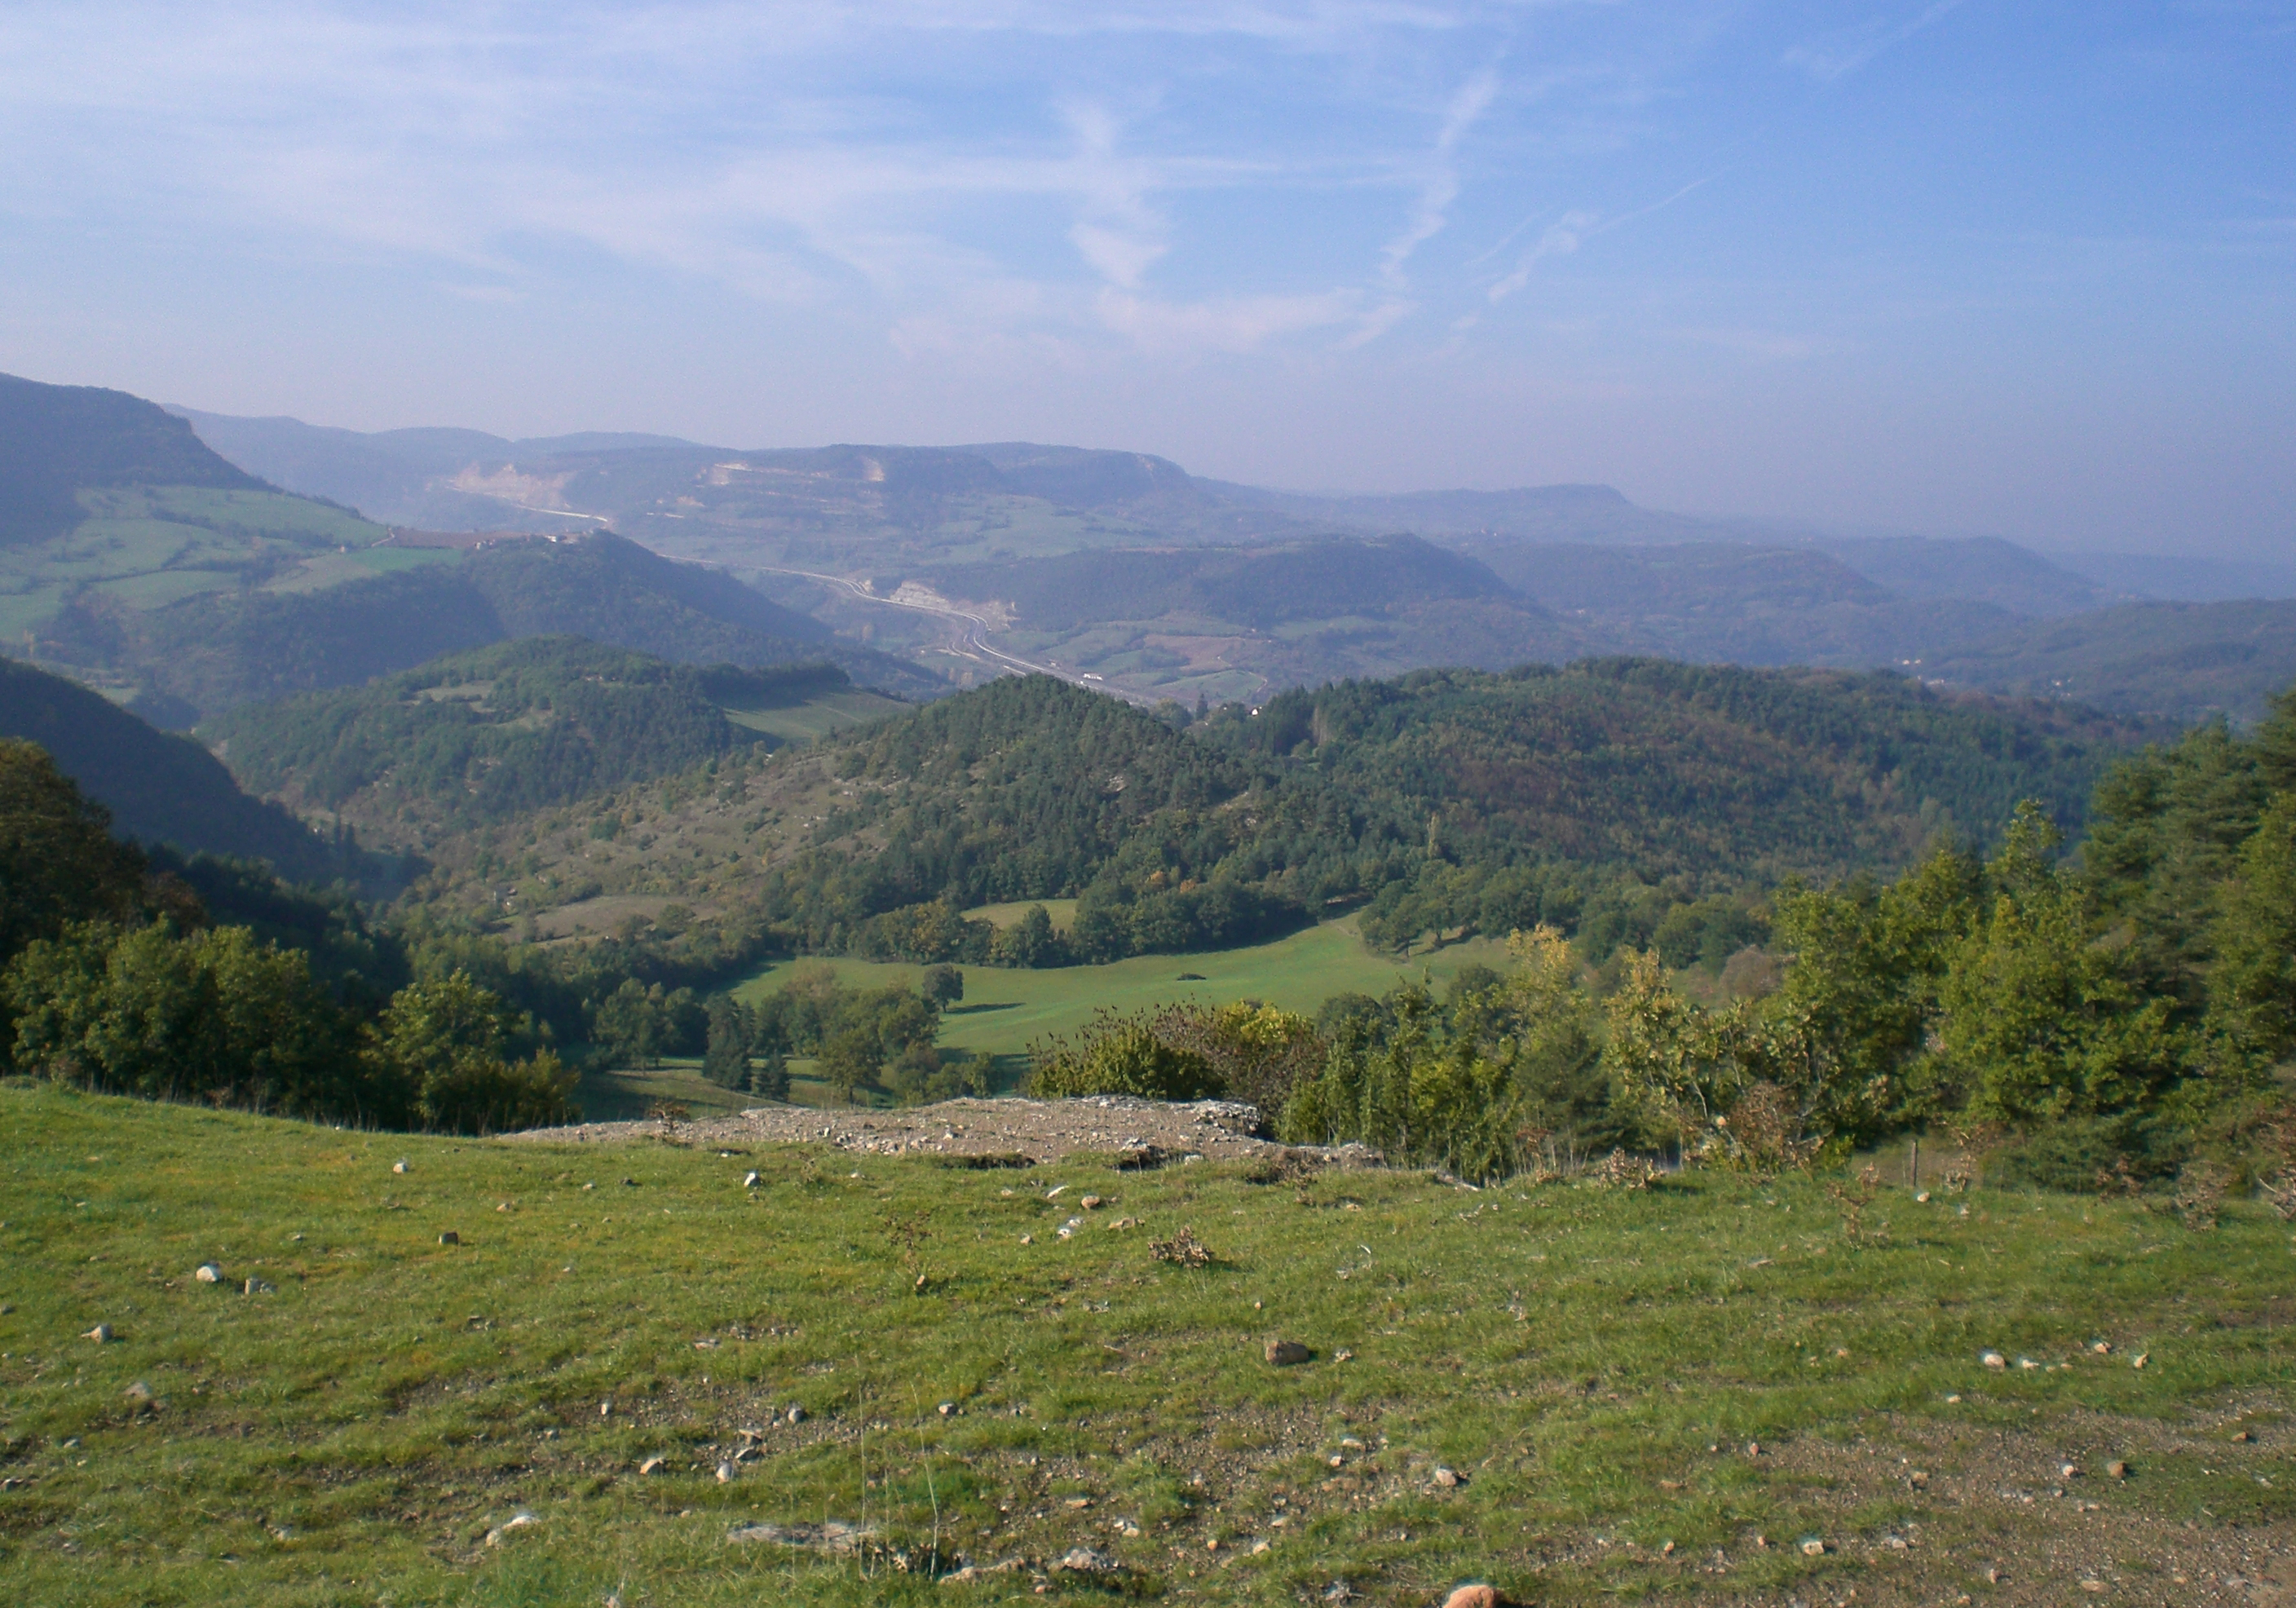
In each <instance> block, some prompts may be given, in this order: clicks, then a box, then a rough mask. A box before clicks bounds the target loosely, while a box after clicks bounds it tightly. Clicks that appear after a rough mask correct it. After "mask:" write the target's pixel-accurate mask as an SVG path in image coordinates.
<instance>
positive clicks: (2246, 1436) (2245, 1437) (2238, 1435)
mask: <svg viewBox="0 0 2296 1608" xmlns="http://www.w3.org/2000/svg"><path fill="white" fill-rule="evenodd" d="M2233 1439H2234V1440H2237V1441H2239V1442H2240V1443H2241V1444H2242V1445H2243V1446H2245V1445H2247V1444H2248V1442H2250V1441H2251V1440H2255V1439H2256V1437H2255V1436H2253V1435H2251V1434H2250V1433H2249V1432H2247V1431H2246V1430H2239V1431H2236V1432H2235V1433H2234V1435H2233Z"/></svg>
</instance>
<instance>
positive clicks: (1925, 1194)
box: [1914, 1189, 1930, 1206]
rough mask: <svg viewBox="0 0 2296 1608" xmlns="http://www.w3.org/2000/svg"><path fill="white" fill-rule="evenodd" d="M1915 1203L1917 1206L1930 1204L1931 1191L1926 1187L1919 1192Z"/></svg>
mask: <svg viewBox="0 0 2296 1608" xmlns="http://www.w3.org/2000/svg"><path fill="white" fill-rule="evenodd" d="M1914 1203H1915V1205H1917V1206H1926V1205H1928V1204H1929V1203H1930V1192H1929V1191H1928V1190H1926V1189H1924V1190H1923V1191H1922V1192H1921V1193H1920V1194H1917V1195H1915V1197H1914Z"/></svg>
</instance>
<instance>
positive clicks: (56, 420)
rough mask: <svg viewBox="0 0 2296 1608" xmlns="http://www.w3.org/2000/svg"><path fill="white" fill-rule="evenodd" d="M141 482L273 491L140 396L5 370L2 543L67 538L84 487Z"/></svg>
mask: <svg viewBox="0 0 2296 1608" xmlns="http://www.w3.org/2000/svg"><path fill="white" fill-rule="evenodd" d="M136 485H152V486H198V487H204V488H209V489H213V490H219V491H262V490H267V489H269V488H267V487H266V486H265V484H264V483H263V482H262V481H261V480H258V479H256V478H255V477H254V476H253V475H251V474H249V473H248V472H245V471H244V470H242V469H241V468H239V467H238V466H237V465H236V464H231V463H229V462H227V461H225V459H224V458H223V457H221V456H219V455H217V453H216V452H215V451H213V450H212V449H211V448H210V447H209V446H208V445H207V443H205V442H204V441H202V440H201V439H200V438H199V437H198V436H197V435H195V434H193V431H192V430H191V428H190V427H189V426H188V425H186V424H185V423H183V421H181V420H179V419H176V418H175V417H174V416H172V415H171V414H168V412H166V410H164V409H162V408H160V407H159V406H156V405H155V404H152V403H150V402H146V401H144V400H143V399H142V398H139V397H131V396H129V395H128V394H127V392H126V391H118V390H104V389H102V387H100V386H94V385H45V384H42V383H41V382H39V381H35V380H21V379H18V378H17V377H16V376H14V375H12V374H0V545H6V546H16V545H19V544H21V543H25V542H30V541H39V540H43V539H45V538H46V537H52V536H61V535H62V534H63V533H64V532H65V531H67V530H69V529H71V528H72V527H73V526H74V525H77V524H78V523H79V522H80V521H82V520H84V519H86V517H87V511H86V509H85V508H83V507H82V506H81V505H80V503H79V500H78V492H80V491H81V490H83V489H86V488H100V487H109V486H136Z"/></svg>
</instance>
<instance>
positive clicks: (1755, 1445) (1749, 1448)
mask: <svg viewBox="0 0 2296 1608" xmlns="http://www.w3.org/2000/svg"><path fill="white" fill-rule="evenodd" d="M1761 1455H1762V1443H1761V1442H1760V1441H1759V1440H1749V1441H1748V1442H1746V1456H1749V1457H1759V1456H1761Z"/></svg>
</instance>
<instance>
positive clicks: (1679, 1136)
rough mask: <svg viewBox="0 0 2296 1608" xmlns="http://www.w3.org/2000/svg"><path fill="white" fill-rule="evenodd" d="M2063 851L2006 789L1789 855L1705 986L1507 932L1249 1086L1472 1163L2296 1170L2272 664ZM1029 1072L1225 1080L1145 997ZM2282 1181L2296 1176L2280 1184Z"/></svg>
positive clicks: (1341, 1137)
mask: <svg viewBox="0 0 2296 1608" xmlns="http://www.w3.org/2000/svg"><path fill="white" fill-rule="evenodd" d="M2089 823H2090V825H2089V835H2088V838H2087V841H2086V842H2085V843H2084V844H2083V846H2082V848H2081V851H2080V853H2079V856H2078V857H2073V858H2071V859H2068V858H2065V857H2062V855H2061V853H2060V849H2061V845H2062V838H2061V834H2060V833H2059V831H2058V829H2057V827H2056V825H2054V822H2053V821H2052V820H2051V819H2050V818H2049V816H2048V813H2047V811H2046V810H2045V809H2043V808H2040V807H2039V806H2038V805H2035V804H2032V803H2030V802H2028V803H2026V804H2023V805H2021V806H2020V807H2019V808H2017V809H2016V810H2015V811H2014V812H2013V815H2012V816H2011V819H2010V821H2009V824H2008V825H2007V827H2006V829H2005V832H2004V833H2003V834H2002V836H2001V839H2000V841H1999V843H1998V845H1997V848H1996V849H1994V851H1993V852H1992V853H1991V854H1989V855H1988V856H1984V857H1980V856H1978V855H1977V854H1974V853H1972V852H1970V851H1969V850H1967V849H1961V848H1955V847H1943V848H1939V849H1933V850H1932V851H1931V853H1929V854H1928V855H1927V856H1925V857H1923V858H1922V859H1921V860H1920V861H1919V862H1918V863H1917V864H1915V866H1913V867H1912V868H1911V869H1909V870H1908V871H1907V872H1906V873H1905V874H1903V875H1901V876H1899V877H1898V878H1897V879H1895V880H1893V881H1888V882H1883V881H1881V880H1878V879H1873V878H1866V877H1856V878H1851V879H1849V880H1847V881H1844V882H1837V883H1834V884H1832V885H1830V886H1825V887H1815V886H1808V885H1804V884H1800V883H1793V882H1789V883H1788V884H1787V885H1786V886H1785V887H1784V888H1783V889H1782V890H1780V891H1779V892H1778V893H1777V894H1776V895H1775V897H1774V898H1772V899H1771V900H1770V901H1769V904H1768V907H1767V925H1768V929H1769V943H1770V946H1771V948H1773V949H1774V950H1775V951H1776V952H1777V953H1778V954H1779V955H1780V956H1782V957H1783V958H1784V962H1785V964H1784V966H1783V968H1782V972H1780V974H1779V975H1778V976H1777V977H1776V979H1775V982H1774V984H1771V985H1769V986H1767V987H1765V988H1763V989H1758V990H1756V991H1755V993H1754V994H1753V996H1752V997H1746V998H1742V999H1739V1000H1737V1001H1736V1002H1734V1003H1732V1004H1729V1005H1716V1006H1707V1005H1701V1004H1698V1003H1696V1002H1695V1001H1693V1000H1692V999H1691V998H1688V997H1685V995H1684V994H1683V993H1681V992H1680V991H1679V990H1678V989H1677V987H1676V985H1675V983H1674V982H1673V980H1672V979H1671V977H1670V976H1669V971H1668V968H1667V966H1666V964H1664V962H1663V960H1662V959H1661V956H1659V955H1658V954H1657V953H1655V952H1653V951H1651V950H1647V949H1628V950H1627V951H1625V952H1623V953H1622V954H1621V955H1620V956H1618V957H1617V958H1616V960H1615V961H1614V963H1613V964H1612V965H1611V967H1609V968H1607V969H1606V972H1597V971H1596V970H1595V968H1593V967H1592V966H1590V965H1589V964H1587V962H1588V959H1589V957H1588V956H1587V955H1586V954H1585V953H1584V952H1583V950H1582V951H1579V952H1574V950H1573V948H1572V947H1571V946H1570V944H1569V943H1568V942H1567V941H1566V939H1565V938H1564V936H1563V934H1562V932H1561V931H1558V930H1556V929H1555V928H1553V927H1551V926H1549V927H1538V928H1534V929H1532V930H1531V931H1527V932H1518V933H1516V934H1515V935H1514V936H1513V939H1511V942H1510V948H1511V951H1512V954H1513V960H1514V963H1515V964H1514V968H1513V971H1512V972H1511V973H1510V974H1508V975H1506V976H1504V977H1501V976H1498V975H1497V974H1494V973H1482V974H1474V973H1470V974H1467V975H1464V976H1463V977H1462V978H1461V979H1460V980H1459V981H1458V982H1457V983H1456V985H1455V987H1454V988H1453V989H1452V990H1451V992H1450V994H1449V995H1448V996H1447V997H1445V998H1443V999H1440V1000H1438V999H1437V998H1435V997H1433V996H1431V994H1429V993H1428V992H1427V991H1425V990H1423V989H1416V988H1411V989H1403V990H1401V991H1399V992H1398V993H1397V994H1395V995H1393V996H1390V997H1389V998H1387V999H1384V1000H1371V999H1366V998H1362V997H1340V998H1337V999H1334V1000H1333V1001H1331V1002H1329V1003H1328V1004H1327V1005H1326V1006H1325V1008H1324V1015H1323V1018H1322V1020H1321V1021H1319V1022H1318V1023H1316V1045H1315V1046H1314V1048H1313V1049H1312V1050H1310V1051H1308V1052H1305V1053H1302V1054H1299V1055H1297V1056H1296V1057H1295V1059H1294V1060H1293V1061H1292V1062H1290V1063H1289V1064H1291V1065H1292V1067H1293V1068H1294V1069H1295V1071H1296V1075H1295V1076H1293V1077H1292V1078H1290V1079H1288V1080H1285V1081H1283V1082H1282V1083H1281V1084H1280V1086H1276V1087H1272V1088H1265V1089H1263V1091H1262V1098H1263V1104H1264V1108H1265V1109H1266V1110H1267V1111H1268V1112H1271V1113H1273V1114H1275V1117H1276V1120H1277V1125H1278V1127H1279V1128H1280V1130H1281V1131H1282V1132H1283V1134H1284V1135H1285V1136H1286V1137H1289V1138H1292V1139H1293V1140H1295V1141H1299V1142H1314V1143H1333V1142H1341V1141H1347V1140H1357V1141H1361V1142H1365V1143H1368V1144H1374V1145H1377V1146H1379V1147H1381V1148H1382V1149H1383V1150H1386V1151H1387V1152H1388V1153H1390V1155H1393V1156H1396V1157H1398V1158H1409V1159H1413V1160H1418V1161H1431V1162H1435V1163H1438V1164H1440V1165H1444V1166H1447V1167H1449V1168H1451V1169H1455V1170H1456V1171H1458V1172H1461V1173H1463V1174H1465V1175H1469V1176H1497V1175H1502V1174H1505V1173H1510V1172H1513V1171H1516V1170H1520V1169H1524V1168H1527V1167H1531V1166H1535V1165H1538V1164H1539V1163H1540V1161H1541V1159H1542V1158H1543V1157H1544V1158H1548V1159H1551V1158H1552V1157H1553V1156H1554V1154H1555V1153H1556V1152H1557V1150H1558V1149H1560V1150H1562V1151H1565V1152H1576V1153H1585V1152H1587V1151H1590V1150H1591V1151H1595V1152H1600V1151H1602V1150H1604V1149H1607V1148H1609V1147H1611V1146H1613V1145H1620V1146H1627V1147H1636V1148H1641V1149H1644V1150H1656V1149H1664V1150H1667V1151H1669V1152H1673V1153H1679V1154H1681V1155H1682V1156H1684V1157H1685V1158H1687V1159H1701V1160H1706V1161H1714V1162H1718V1163H1723V1164H1733V1165H1742V1166H1748V1167H1755V1168H1764V1169H1768V1168H1775V1167H1778V1166H1782V1165H1792V1164H1795V1163H1798V1162H1804V1161H1809V1160H1811V1159H1813V1158H1815V1157H1816V1156H1819V1155H1822V1154H1825V1153H1841V1152H1843V1151H1846V1150H1848V1149H1849V1148H1851V1147H1854V1146H1859V1145H1864V1144H1871V1143H1873V1142H1874V1141H1876V1140H1879V1139H1882V1138H1883V1137H1885V1136H1890V1135H1893V1134H1901V1133H1905V1132H1907V1131H1915V1132H1919V1131H1924V1130H1928V1131H1937V1130H1944V1131H1946V1132H1948V1133H1950V1134H1953V1135H1955V1136H1957V1137H1958V1138H1959V1139H1960V1140H1961V1141H1962V1142H1963V1143H1964V1144H1973V1145H1978V1146H1980V1147H1986V1146H1995V1145H1998V1146H1999V1147H2000V1148H1999V1150H1998V1153H1997V1156H1996V1160H1995V1161H1994V1163H1993V1166H1994V1169H1995V1171H1996V1175H1997V1177H2001V1178H2004V1179H2007V1180H2012V1181H2018V1180H2021V1181H2024V1182H2028V1183H2032V1184H2037V1185H2047V1186H2051V1187H2061V1188H2081V1189H2095V1188H2104V1189H2108V1190H2122V1189H2126V1190H2139V1189H2143V1188H2145V1187H2147V1186H2149V1185H2153V1184H2156V1183H2159V1182H2161V1181H2162V1180H2164V1179H2168V1178H2169V1177H2178V1176H2182V1177H2185V1178H2187V1179H2188V1180H2189V1179H2190V1178H2191V1177H2193V1176H2194V1173H2195V1172H2196V1171H2197V1172H2198V1173H2200V1174H2202V1175H2203V1176H2206V1175H2210V1174H2211V1173H2213V1174H2214V1175H2215V1176H2216V1177H2218V1183H2219V1185H2221V1183H2223V1182H2225V1181H2227V1180H2232V1179H2235V1178H2236V1177H2238V1176H2239V1175H2240V1173H2241V1172H2242V1170H2243V1169H2245V1170H2246V1172H2247V1173H2248V1174H2249V1176H2251V1177H2276V1178H2277V1179H2279V1180H2280V1185H2279V1186H2280V1187H2282V1188H2284V1189H2285V1188H2286V1186H2287V1185H2288V1184H2289V1182H2290V1181H2291V1180H2296V1172H2290V1171H2286V1170H2278V1169H2291V1168H2296V1105H2292V1103H2291V1097H2292V1095H2296V1086H2292V1085H2296V1079H2292V1072H2296V1065H2292V1060H2291V1058H2292V1056H2296V692H2292V693H2286V694H2284V695H2283V696H2282V698H2281V699H2280V700H2279V701H2278V702H2277V704H2276V706H2275V711H2274V713H2273V716H2272V718H2270V719H2269V720H2268V721H2267V723H2266V724H2265V725H2264V726H2262V727H2261V728H2260V729H2259V731H2258V732H2257V733H2256V734H2254V736H2252V737H2250V738H2241V737H2237V736H2235V735H2234V734H2231V733H2230V732H2228V731H2227V730H2226V729H2225V728H2224V727H2223V726H2212V727H2206V728H2202V729H2201V730H2199V731H2196V732H2194V733H2193V734H2189V735H2187V736H2186V737H2185V738H2184V739H2183V740H2181V741H2180V742H2176V743H2174V744H2171V745H2169V746H2166V747H2161V748H2156V749H2153V750H2149V751H2146V752H2144V753H2143V754H2142V755H2139V756H2137V757H2136V758H2134V759H2129V760H2128V761H2127V762H2126V763H2124V764H2123V765H2121V766H2120V767H2117V768H2116V769H2114V770H2113V771H2112V773H2111V774H2110V775H2108V776H2107V777H2106V778H2105V779H2104V780H2103V783H2101V784H2100V785H2099V786H2098V787H2097V789H2096V790H2095V798H2094V800H2093V802H2092V804H2091V807H2090V811H2089ZM1038 1059H1039V1071H1038V1073H1037V1077H1038V1079H1039V1081H1040V1085H1041V1086H1042V1087H1046V1089H1048V1090H1053V1089H1057V1090H1058V1091H1059V1092H1064V1093H1079V1092H1087V1091H1088V1090H1089V1089H1091V1088H1094V1087H1102V1086H1105V1087H1123V1088H1126V1089H1127V1090H1128V1091H1129V1092H1150V1091H1149V1089H1148V1088H1147V1087H1143V1086H1144V1085H1155V1084H1159V1083H1161V1085H1162V1086H1164V1087H1172V1088H1175V1089H1185V1091H1186V1093H1187V1094H1189V1095H1197V1094H1203V1093H1208V1092H1218V1091H1220V1090H1221V1089H1223V1088H1226V1087H1234V1086H1233V1085H1232V1084H1230V1083H1228V1082H1227V1081H1226V1079H1224V1078H1223V1077H1220V1076H1218V1075H1210V1074H1209V1073H1208V1069H1210V1070H1211V1071H1212V1072H1216V1071H1217V1067H1216V1063H1215V1062H1210V1061H1209V1060H1208V1059H1207V1058H1206V1057H1204V1056H1203V1055H1202V1054H1200V1053H1199V1054H1195V1055H1194V1057H1193V1059H1191V1058H1190V1056H1189V1054H1188V1053H1187V1046H1185V1043H1184V1042H1183V1040H1182V1039H1181V1038H1179V1037H1178V1036H1177V1035H1175V1034H1174V1033H1171V1032H1168V1031H1162V1030H1159V1029H1158V1027H1157V1025H1156V1023H1155V1022H1153V1021H1145V1020H1142V1021H1128V1022H1113V1023H1105V1024H1103V1026H1102V1028H1101V1029H1100V1030H1096V1032H1095V1035H1093V1036H1092V1037H1091V1039H1090V1042H1089V1043H1088V1044H1087V1045H1086V1046H1080V1047H1070V1046H1057V1045H1055V1046H1043V1047H1042V1048H1041V1049H1040V1052H1039V1058H1038ZM2289 1198H2290V1200H2291V1202H2292V1204H2296V1194H2292V1195H2291V1196H2290V1197H2289Z"/></svg>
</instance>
